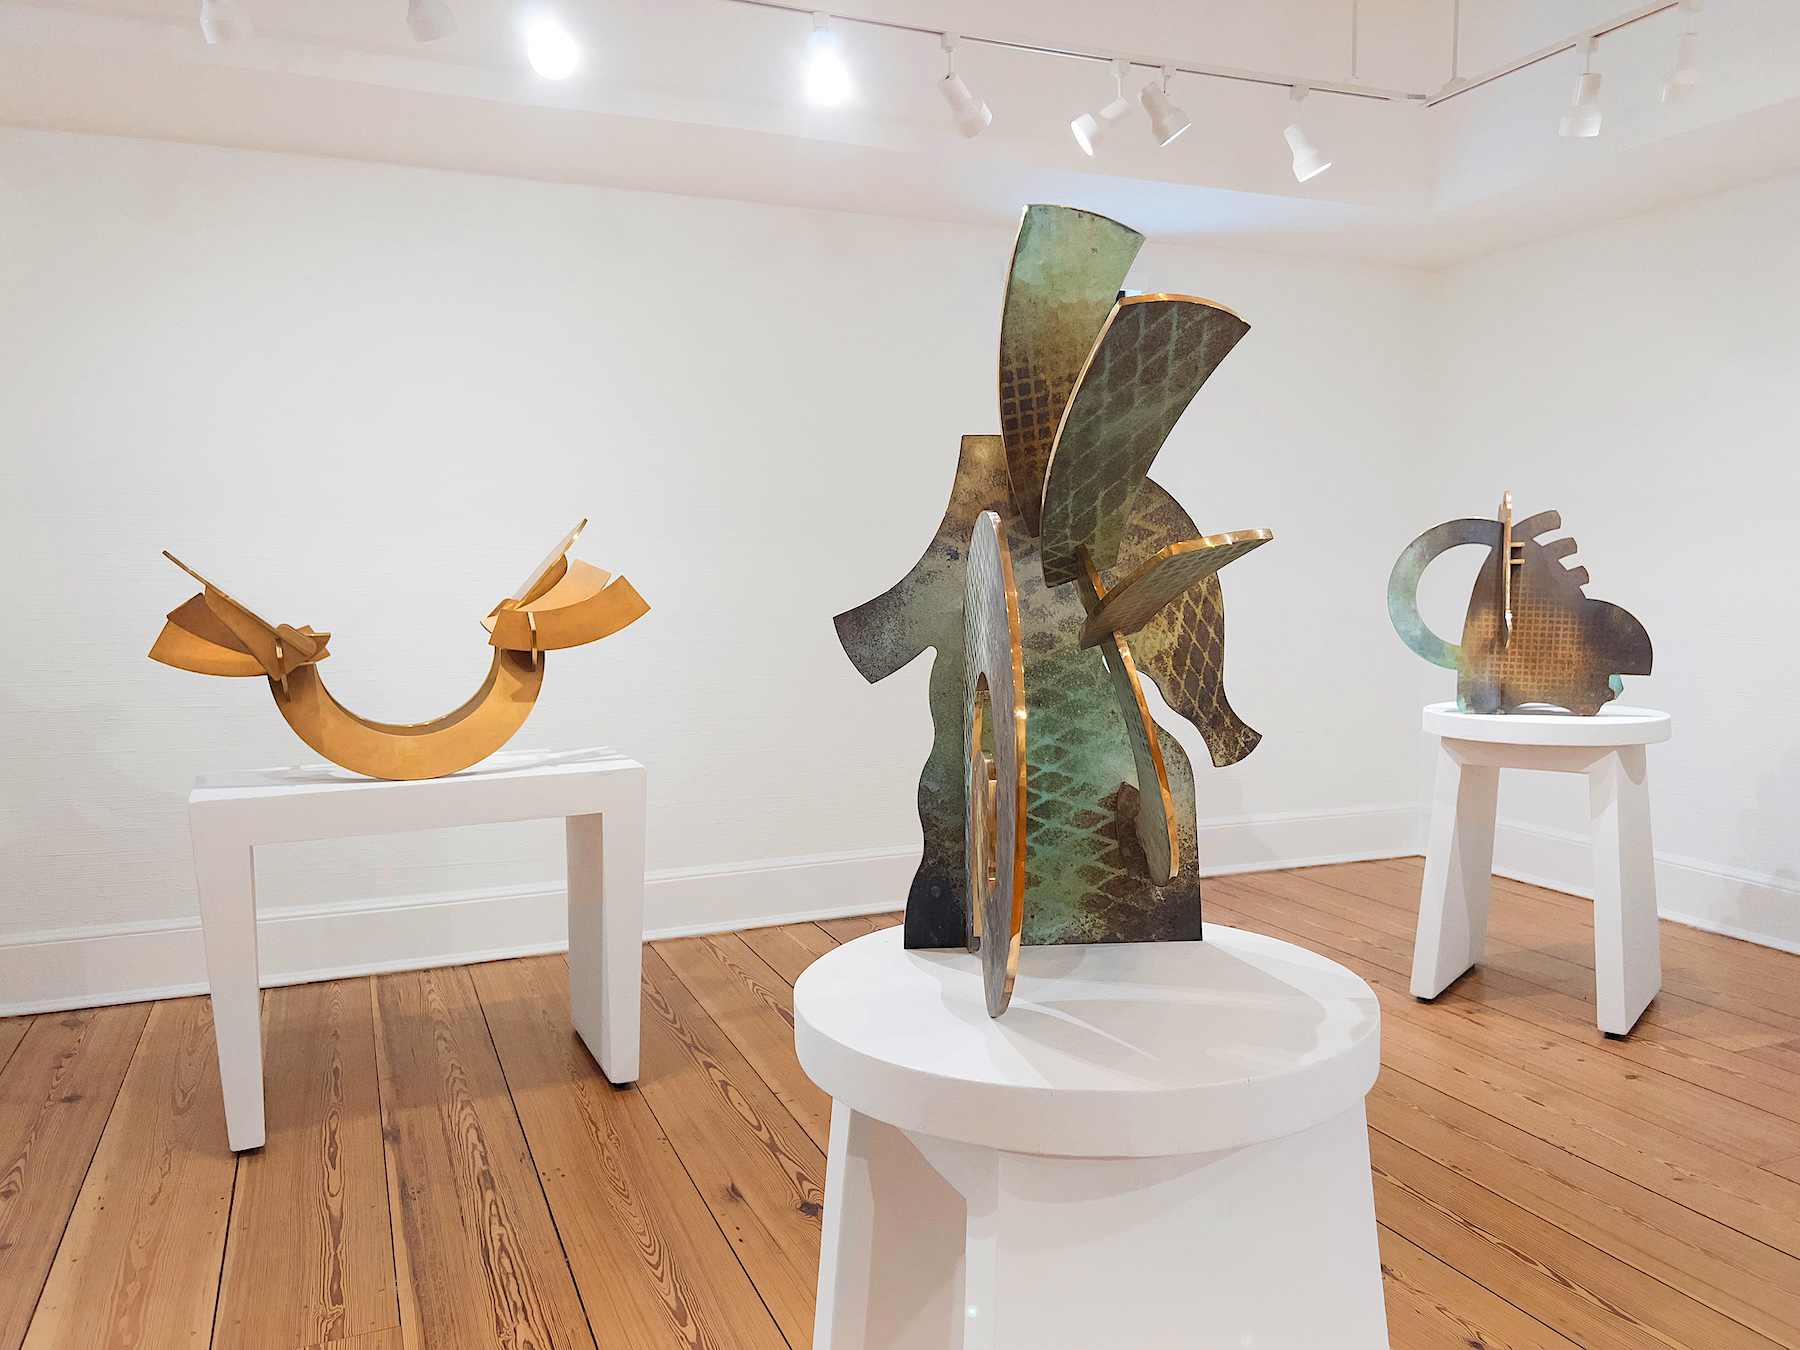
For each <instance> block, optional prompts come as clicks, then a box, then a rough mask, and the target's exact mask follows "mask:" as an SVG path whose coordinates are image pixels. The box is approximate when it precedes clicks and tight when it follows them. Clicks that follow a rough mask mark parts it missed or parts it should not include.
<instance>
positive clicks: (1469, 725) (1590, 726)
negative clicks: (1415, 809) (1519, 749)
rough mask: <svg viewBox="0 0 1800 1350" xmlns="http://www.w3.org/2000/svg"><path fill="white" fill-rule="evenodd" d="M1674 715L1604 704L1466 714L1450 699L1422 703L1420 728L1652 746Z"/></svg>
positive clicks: (1532, 741)
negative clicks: (1584, 712) (1579, 709)
mask: <svg viewBox="0 0 1800 1350" xmlns="http://www.w3.org/2000/svg"><path fill="white" fill-rule="evenodd" d="M1672 725H1673V719H1672V718H1670V716H1669V714H1667V713H1666V712H1655V711H1653V710H1651V709H1649V708H1621V707H1620V706H1619V705H1618V704H1616V703H1609V704H1608V705H1607V706H1606V707H1604V708H1602V709H1601V710H1600V711H1599V712H1598V713H1596V714H1595V715H1594V716H1592V717H1578V716H1576V715H1575V714H1573V713H1556V712H1542V713H1469V712H1464V711H1462V709H1460V708H1458V707H1457V706H1456V704H1454V703H1428V704H1426V705H1425V730H1426V731H1428V732H1430V733H1431V734H1432V735H1433V736H1453V737H1455V738H1456V739H1457V740H1464V741H1482V742H1485V743H1486V744H1488V745H1558V746H1561V745H1577V746H1603V747H1607V748H1611V747H1613V746H1619V745H1655V744H1656V743H1657V742H1658V741H1666V740H1668V739H1669V736H1670V729H1671V726H1672Z"/></svg>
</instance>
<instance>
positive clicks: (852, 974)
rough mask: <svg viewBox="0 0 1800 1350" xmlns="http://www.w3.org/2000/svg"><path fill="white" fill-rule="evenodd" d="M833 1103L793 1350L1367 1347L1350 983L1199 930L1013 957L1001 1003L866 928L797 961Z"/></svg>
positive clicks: (1301, 954)
mask: <svg viewBox="0 0 1800 1350" xmlns="http://www.w3.org/2000/svg"><path fill="white" fill-rule="evenodd" d="M794 1011H795V1036H794V1039H795V1044H796V1047H797V1049H798V1051H799V1055H800V1062H801V1064H802V1066H803V1067H804V1068H805V1069H806V1071H807V1073H808V1074H810V1075H811V1076H812V1078H813V1079H814V1081H815V1082H817V1083H818V1084H819V1085H820V1086H821V1087H822V1088H824V1089H825V1090H826V1091H827V1092H829V1093H830V1094H831V1095H832V1098H833V1110H832V1138H831V1158H830V1169H829V1172H828V1175H827V1183H826V1215H825V1243H824V1249H823V1251H822V1253H821V1259H820V1288H819V1317H818V1331H817V1338H816V1339H815V1341H814V1345H815V1350H875V1347H881V1348H882V1350H901V1348H905V1350H914V1348H915V1347H916V1348H917V1350H927V1347H929V1348H930V1350H944V1348H945V1347H962V1348H963V1350H975V1348H976V1347H982V1348H983V1350H986V1348H987V1347H996V1348H997V1347H1007V1348H1008V1350H1011V1348H1013V1347H1017V1348H1018V1350H1024V1347H1027V1346H1029V1347H1032V1350H1058V1348H1059V1347H1068V1350H1076V1348H1077V1347H1079V1348H1080V1350H1092V1348H1093V1347H1098V1346H1110V1345H1144V1346H1151V1345H1154V1346H1158V1347H1162V1346H1168V1347H1204V1348H1205V1350H1213V1348H1214V1347H1217V1350H1245V1348H1246V1347H1252V1348H1253V1350H1317V1347H1320V1346H1325V1345H1330V1346H1332V1347H1334V1350H1339V1348H1341V1350H1386V1346H1387V1339H1386V1321H1385V1315H1384V1312H1383V1307H1382V1294H1381V1275H1380V1258H1379V1255H1378V1253H1377V1249H1376V1236H1375V1213H1374V1198H1373V1193H1372V1189H1371V1185H1370V1178H1369V1157H1368V1133H1367V1126H1366V1123H1365V1119H1364V1115H1363V1097H1364V1095H1365V1094H1366V1093H1367V1092H1368V1090H1369V1088H1370V1087H1371V1086H1372V1085H1373V1084H1374V1081H1375V1076H1376V1073H1377V1072H1378V1071H1379V1068H1380V1013H1379V1010H1378V1006H1377V1003H1376V1000H1375V996H1374V994H1373V992H1372V991H1371V990H1370V989H1369V987H1368V986H1367V985H1366V984H1364V983H1363V981H1362V980H1360V979H1359V978H1357V976H1356V975H1354V974H1353V973H1352V972H1350V971H1348V970H1346V969H1344V968H1343V967H1342V966H1339V965H1337V964H1335V963H1334V962H1331V961H1328V960H1326V959H1325V958H1323V957H1321V956H1317V955H1315V954H1314V953H1312V952H1309V951H1306V950H1304V949H1302V948H1299V947H1295V946H1292V945H1290V944H1288V943H1284V942H1278V941H1276V940H1274V939H1272V938H1265V937H1260V936H1256V935H1253V934H1248V933H1240V932H1237V931H1235V930H1233V929H1229V928H1220V927H1216V926H1212V925H1208V926H1207V928H1206V940H1205V941H1204V942H1198V943H1176V942H1170V943H1143V944H1132V945H1118V946H1090V947H1028V948H1025V949H1024V950H1023V951H1022V952H1021V953H1020V963H1019V980H1018V985H1017V988H1016V990H1015V993H1014V996H1013V1002H1012V1006H1011V1007H1010V1008H1009V1009H1008V1010H1007V1012H1006V1014H1005V1015H1004V1016H1003V1017H1000V1018H990V1017H989V1016H988V1015H987V1011H986V1007H985V1003H984V1000H983V994H982V983H981V972H980V966H979V964H978V962H977V960H976V958H975V957H973V956H970V955H968V954H967V953H962V952H953V951H916V952H908V951H905V950H903V949H902V948H901V945H900V931H899V930H898V929H889V930H887V931H885V932H882V933H876V934H872V935H870V936H868V937H864V938H859V939H857V940H856V941H854V942H851V943H847V944H845V945H844V946H843V947H841V948H839V949H837V950H836V951H833V952H830V953H828V954H827V955H826V956H824V957H822V958H820V960H818V961H817V962H815V963H814V964H813V965H812V966H811V967H810V968H809V969H808V970H807V971H806V972H805V973H804V974H803V975H802V976H801V978H800V980H799V982H798V984H797V985H796V986H795V990H794Z"/></svg>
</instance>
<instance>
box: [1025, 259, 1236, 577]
mask: <svg viewBox="0 0 1800 1350" xmlns="http://www.w3.org/2000/svg"><path fill="white" fill-rule="evenodd" d="M1249 331H1250V325H1249V324H1247V323H1245V322H1244V321H1243V320H1242V319H1241V318H1239V317H1238V316H1237V315H1235V314H1233V313H1232V312H1231V311H1230V310H1227V309H1225V308H1223V307H1221V306H1218V305H1214V304H1212V303H1210V302H1209V301H1205V300H1197V299H1194V298H1191V297H1188V296H1170V295H1137V296H1128V297H1126V298H1125V299H1123V300H1121V301H1119V303H1118V304H1116V305H1115V306H1113V310H1112V313H1111V314H1110V315H1109V316H1108V317H1107V321H1106V327H1105V328H1104V329H1103V330H1102V331H1101V333H1100V336H1099V337H1098V338H1097V339H1096V340H1095V342H1094V349H1093V351H1092V352H1090V353H1089V354H1088V359H1087V364H1086V365H1084V366H1083V367H1082V370H1081V375H1080V377H1079V378H1078V379H1077V380H1076V383H1075V392H1074V393H1072V394H1071V395H1070V396H1069V401H1068V405H1067V406H1066V407H1065V408H1064V409H1063V415H1062V422H1061V424H1060V425H1059V426H1058V427H1057V429H1056V441H1055V444H1054V446H1053V447H1052V449H1051V452H1050V465H1049V468H1048V469H1047V470H1046V471H1045V473H1044V498H1043V510H1042V528H1041V529H1040V531H1039V535H1040V538H1041V540H1042V554H1043V567H1044V581H1045V583H1046V584H1048V585H1051V586H1060V585H1063V584H1064V583H1066V582H1070V581H1074V580H1076V579H1077V578H1078V577H1079V576H1080V575H1081V564H1080V563H1079V561H1077V559H1076V556H1075V550H1076V549H1077V548H1078V547H1081V546H1084V545H1085V546H1086V548H1087V550H1088V552H1089V553H1090V554H1091V555H1092V556H1093V559H1094V562H1095V564H1096V565H1097V566H1099V567H1102V568H1106V567H1111V566H1112V565H1113V563H1114V562H1115V561H1116V560H1117V558H1118V556H1119V545H1120V543H1121V542H1122V541H1123V539H1124V535H1125V528H1126V525H1127V523H1128V522H1129V520H1130V518H1131V510H1132V506H1133V504H1134V503H1135V502H1136V500H1137V494H1138V490H1139V489H1140V488H1141V487H1142V486H1143V484H1144V479H1145V477H1146V476H1147V475H1148V474H1149V472H1150V466H1151V464H1152V463H1154V462H1155V460H1156V456H1157V454H1158V452H1160V451H1161V450H1162V447H1163V442H1164V441H1166V440H1168V438H1169V434H1170V433H1171V432H1172V431H1174V429H1175V424H1176V422H1178V421H1180V420H1181V415H1182V414H1183V413H1184V412H1186V411H1187V407H1188V404H1189V403H1191V402H1192V401H1193V399H1194V395H1196V394H1198V393H1199V392H1200V387H1201V386H1202V385H1203V384H1205V383H1206V381H1207V380H1208V379H1209V378H1210V377H1211V376H1212V373H1213V371H1215V370H1217V369H1218V367H1219V364H1220V363H1221V362H1222V361H1224V359H1225V358H1226V357H1227V356H1229V355H1230V354H1231V351H1232V349H1233V348H1234V347H1236V346H1237V344H1238V342H1239V341H1240V340H1241V339H1242V338H1243V336H1244V334H1245V333H1248V332H1249Z"/></svg>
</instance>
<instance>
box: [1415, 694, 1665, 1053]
mask: <svg viewBox="0 0 1800 1350" xmlns="http://www.w3.org/2000/svg"><path fill="white" fill-rule="evenodd" d="M1425 730H1426V732H1427V733H1429V734H1430V735H1433V736H1436V737H1438V738H1439V740H1438V753H1437V788H1436V792H1435V795H1434V797H1433V799H1432V806H1431V834H1430V839H1429V842H1428V843H1427V845H1426V850H1425V885H1424V888H1423V891H1422V892H1421V894H1420V897H1419V932H1418V937H1417V939H1416V940H1415V942H1414V946H1413V972H1412V992H1413V995H1414V997H1416V998H1421V999H1433V998H1436V997H1437V996H1438V995H1439V994H1441V993H1443V992H1444V990H1445V989H1447V988H1449V987H1450V983H1451V982H1452V981H1453V980H1455V979H1456V977H1457V976H1459V975H1461V974H1462V973H1463V972H1464V971H1465V970H1467V969H1469V967H1471V966H1473V965H1474V964H1476V963H1477V962H1478V961H1480V960H1481V958H1482V956H1483V954H1484V953H1485V951H1486V948H1487V920H1488V896H1489V893H1490V892H1491V890H1492V888H1493V870H1494V812H1495V809H1496V805H1497V802H1498V798H1499V792H1500V770H1501V769H1544V770H1549V771H1551V772H1554V773H1585V774H1586V775H1587V776H1588V807H1589V812H1590V814H1591V816H1592V819H1593V831H1594V973H1595V977H1596V995H1597V1002H1598V1005H1599V1016H1598V1018H1597V1020H1598V1022H1599V1024H1600V1030H1602V1031H1603V1032H1605V1033H1606V1034H1607V1035H1609V1036H1623V1035H1625V1034H1626V1033H1627V1032H1629V1031H1630V1030H1631V1029H1632V1027H1634V1026H1636V1025H1637V1020H1638V1018H1639V1017H1641V1016H1642V1015H1643V1012H1644V1009H1645V1008H1646V1007H1648V1006H1649V1004H1650V1000H1651V999H1652V998H1654V997H1656V991H1657V990H1658V989H1660V988H1661V987H1662V945H1661V938H1660V936H1659V934H1658V933H1657V928H1656V859H1655V856H1654V854H1653V853H1652V851H1651V845H1650V780H1649V769H1648V765H1647V764H1646V762H1645V759H1646V757H1645V754H1644V747H1645V746H1646V745H1653V744H1655V743H1656V742H1658V741H1666V740H1668V739H1669V715H1668V714H1667V713H1661V712H1651V711H1649V710H1647V709H1644V708H1620V707H1617V706H1612V707H1606V708H1602V709H1601V710H1600V712H1599V714H1598V716H1595V717H1574V716H1570V715H1567V714H1558V713H1542V714H1539V713H1465V712H1460V711H1458V709H1457V707H1456V705H1455V704H1454V703H1433V704H1431V705H1430V706H1429V707H1427V708H1426V709H1425Z"/></svg>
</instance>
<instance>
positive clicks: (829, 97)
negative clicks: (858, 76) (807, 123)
mask: <svg viewBox="0 0 1800 1350" xmlns="http://www.w3.org/2000/svg"><path fill="white" fill-rule="evenodd" d="M812 21H813V30H812V36H811V37H810V38H808V39H807V40H806V96H807V98H809V99H811V100H812V101H813V102H814V103H817V104H819V105H821V106H822V107H826V108H832V107H836V106H837V105H838V104H840V103H842V102H844V101H845V100H847V99H848V98H849V97H850V95H851V94H852V93H853V92H854V91H855V88H856V86H855V84H854V83H853V82H852V81H851V79H850V67H849V66H847V65H845V64H844V53H843V49H842V48H841V47H840V46H839V45H838V40H837V34H836V33H833V32H832V31H831V16H830V15H829V14H827V13H825V12H824V11H823V10H820V11H818V12H816V13H814V15H813V16H812Z"/></svg>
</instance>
